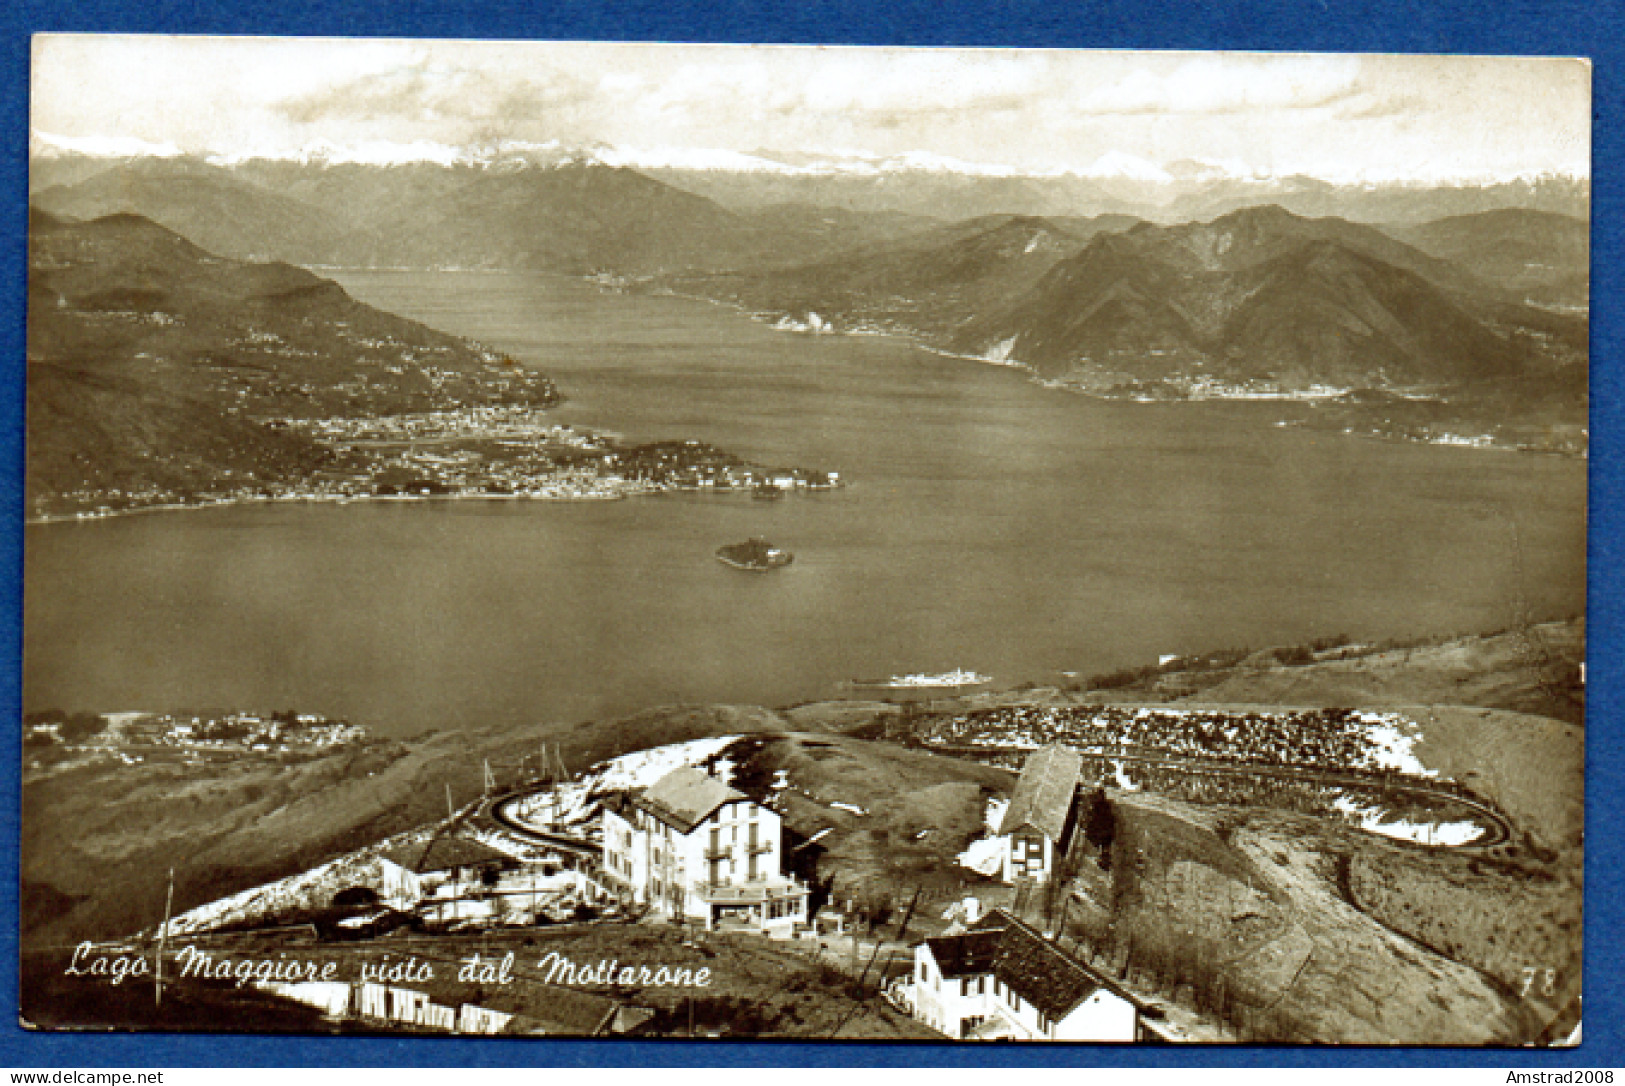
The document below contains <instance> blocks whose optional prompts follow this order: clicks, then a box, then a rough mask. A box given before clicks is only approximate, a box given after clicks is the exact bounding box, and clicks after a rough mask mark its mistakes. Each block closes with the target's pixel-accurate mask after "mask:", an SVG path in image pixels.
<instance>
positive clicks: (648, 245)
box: [33, 156, 933, 275]
mask: <svg viewBox="0 0 1625 1086" xmlns="http://www.w3.org/2000/svg"><path fill="white" fill-rule="evenodd" d="M33 172H34V174H35V176H36V178H37V181H36V184H35V186H34V195H33V200H34V203H35V204H36V205H37V206H38V207H40V208H41V209H42V210H45V211H47V212H50V213H52V214H54V215H57V216H59V217H66V218H74V219H94V218H99V217H102V216H106V215H110V214H115V213H128V214H136V215H141V216H143V217H145V218H149V219H151V220H153V221H154V222H157V223H159V224H160V225H163V226H166V227H168V228H169V229H171V230H174V231H175V232H177V233H179V234H182V235H183V236H185V237H188V238H190V239H192V240H193V241H195V242H197V243H198V244H199V245H201V246H202V247H203V248H205V249H207V250H209V251H210V252H213V253H217V254H219V255H222V256H226V257H231V258H235V259H244V260H265V259H275V260H285V261H289V262H291V263H299V264H320V265H349V266H358V267H436V268H439V267H456V268H503V269H511V270H525V271H543V272H550V273H558V274H567V275H585V274H592V273H597V272H605V273H611V274H619V275H629V274H649V273H654V272H670V271H679V270H684V269H690V268H719V267H734V266H746V265H750V266H755V265H759V264H776V263H789V262H795V261H800V260H805V259H807V258H808V257H809V256H810V255H817V254H823V253H829V252H834V251H836V250H839V249H843V248H846V247H848V246H851V245H856V244H861V243H867V242H872V241H873V240H875V239H877V238H883V237H891V236H896V235H899V234H903V233H906V232H908V231H910V230H913V229H917V228H920V227H923V226H927V225H930V224H931V222H932V221H933V220H931V219H929V218H926V217H923V216H919V215H914V214H908V213H902V212H892V211H885V210H880V211H863V212H858V211H852V210H848V209H842V208H838V207H837V208H825V207H818V206H815V205H810V204H807V203H804V202H801V203H798V202H793V201H792V202H786V203H782V204H766V205H762V206H753V207H751V208H749V209H746V210H744V211H738V212H736V211H734V210H730V209H726V208H723V207H721V206H719V205H718V204H716V203H715V202H713V201H712V200H709V199H707V198H705V197H703V196H697V195H694V194H693V193H690V192H688V191H685V190H684V189H681V188H676V187H673V186H671V185H668V184H664V183H663V182H661V181H659V180H656V179H655V178H652V177H650V176H648V175H646V174H643V173H640V172H638V171H635V170H630V169H624V168H619V167H614V166H608V165H605V164H602V163H599V162H596V161H592V160H591V159H582V160H574V159H569V158H565V159H563V160H561V161H557V162H545V163H536V162H504V163H496V164H489V165H471V164H455V165H445V166H443V165H439V164H437V163H428V162H414V163H404V164H398V165H363V164H358V163H327V162H324V161H320V160H316V161H309V162H302V161H280V160H265V159H250V160H248V161H245V162H238V163H234V164H230V165H220V164H214V163H209V162H205V161H202V160H199V159H195V158H188V157H176V158H137V159H127V160H117V161H113V162H110V163H109V162H98V161H97V160H89V159H84V158H80V157H73V156H69V157H65V158H64V157H57V158H37V159H36V160H35V162H34V167H33Z"/></svg>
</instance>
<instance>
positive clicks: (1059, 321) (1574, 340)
mask: <svg viewBox="0 0 1625 1086" xmlns="http://www.w3.org/2000/svg"><path fill="white" fill-rule="evenodd" d="M1531 215H1534V213H1516V214H1512V213H1509V214H1505V215H1501V214H1497V215H1491V216H1486V217H1483V219H1482V221H1480V222H1479V223H1478V229H1477V232H1476V234H1475V236H1476V237H1477V238H1478V244H1479V245H1480V247H1483V246H1487V245H1491V242H1489V241H1486V240H1485V239H1486V238H1488V237H1491V236H1492V235H1494V236H1499V235H1496V230H1497V229H1501V232H1502V234H1504V235H1505V236H1504V237H1503V238H1502V240H1501V241H1499V242H1495V243H1494V245H1497V246H1499V247H1500V248H1502V249H1506V250H1507V251H1509V252H1526V251H1527V246H1528V245H1531V244H1535V242H1532V241H1528V240H1527V239H1525V240H1523V241H1520V237H1522V233H1527V231H1522V226H1521V225H1520V224H1525V223H1526V220H1527V219H1528V217H1529V216H1531ZM1502 228H1504V229H1502ZM1452 231H1454V232H1452ZM1520 231H1522V233H1520ZM1460 232H1461V230H1460V228H1456V227H1452V228H1450V229H1446V227H1444V226H1441V227H1440V229H1439V235H1440V236H1446V235H1448V236H1456V235H1457V234H1459V233H1460ZM1436 248H1438V249H1439V251H1440V254H1442V255H1434V254H1431V253H1429V252H1425V251H1423V250H1422V249H1419V248H1415V247H1413V246H1411V245H1408V244H1406V243H1405V242H1403V241H1399V240H1396V238H1394V237H1392V236H1390V235H1389V234H1386V233H1384V232H1382V231H1380V230H1378V229H1376V228H1375V227H1371V226H1364V225H1361V224H1358V223H1352V222H1348V221H1346V220H1343V219H1335V218H1321V219H1307V218H1302V217H1300V216H1297V215H1294V214H1292V213H1291V212H1288V211H1286V210H1284V209H1282V208H1280V207H1275V206H1263V207H1253V208H1247V209H1245V210H1241V211H1236V212H1232V213H1230V214H1228V215H1225V216H1222V217H1220V218H1217V219H1214V220H1212V221H1211V222H1195V223H1184V224H1181V225H1178V226H1157V225H1154V224H1151V223H1146V222H1135V221H1133V220H1129V219H1125V218H1123V217H1120V216H1102V217H1100V218H1096V219H1065V218H1062V219H1052V218H1035V217H1023V216H1008V215H1002V216H993V217H989V218H982V219H973V220H969V221H966V222H960V223H953V224H948V225H944V226H940V227H936V228H933V229H927V230H922V231H918V232H916V233H913V234H909V235H906V236H903V237H900V238H892V239H888V240H885V241H881V242H878V243H874V244H870V245H866V246H861V247H858V248H856V249H853V250H851V251H849V252H847V253H843V254H842V255H841V256H840V257H839V258H836V259H825V260H815V261H811V262H807V263H805V264H803V265H802V266H800V267H789V268H778V269H770V270H767V271H760V270H758V271H755V272H750V273H745V272H740V273H735V274H710V275H694V276H678V277H670V278H667V279H665V280H662V281H661V282H662V283H663V284H664V285H666V286H668V287H670V288H671V289H675V290H677V291H679V292H684V293H694V294H700V295H703V296H706V297H710V298H714V299H718V300H723V301H727V302H730V303H733V304H737V305H739V306H742V307H743V308H745V309H747V310H750V311H752V312H754V313H756V314H757V315H759V316H761V317H763V318H765V319H768V320H773V321H776V322H777V323H778V324H779V326H780V327H783V328H786V329H793V330H801V331H817V332H865V331H877V330H878V331H886V332H892V333H897V334H902V335H908V336H912V337H914V338H917V339H919V340H920V341H922V342H923V343H925V344H927V345H930V346H933V347H936V348H939V349H942V350H945V351H947V352H949V353H953V354H959V355H964V356H966V357H971V358H979V359H985V360H988V361H994V362H1005V363H1013V364H1018V365H1022V366H1025V367H1026V368H1028V369H1029V370H1031V371H1032V372H1033V374H1034V375H1035V376H1036V377H1038V378H1039V379H1040V380H1043V381H1045V382H1048V383H1051V384H1054V385H1058V386H1062V387H1067V388H1072V389H1077V390H1080V391H1085V392H1089V393H1092V394H1095V395H1103V396H1112V397H1121V398H1133V399H1140V400H1166V399H1202V398H1210V397H1221V398H1222V397H1250V398H1256V397H1269V398H1278V399H1301V400H1305V401H1307V402H1312V403H1314V404H1315V405H1317V406H1316V409H1315V410H1313V411H1308V412H1305V411H1296V412H1288V413H1287V416H1286V418H1285V419H1283V424H1285V425H1302V426H1309V427H1312V428H1318V429H1327V430H1338V431H1344V432H1350V433H1370V434H1375V435H1378V436H1384V437H1397V438H1405V439H1413V440H1424V441H1456V442H1460V441H1473V442H1477V443H1482V444H1498V445H1504V446H1513V447H1520V448H1536V449H1543V450H1550V451H1561V452H1580V451H1583V450H1584V448H1585V445H1586V440H1585V438H1586V433H1585V425H1586V404H1587V365H1586V362H1587V352H1588V349H1589V342H1588V333H1587V325H1586V320H1585V317H1584V315H1583V314H1576V313H1569V312H1562V311H1558V310H1555V309H1551V308H1541V307H1536V306H1533V305H1530V304H1526V303H1525V301H1524V300H1523V297H1522V295H1521V294H1520V293H1519V291H1518V290H1517V289H1515V287H1516V284H1515V283H1514V282H1512V281H1509V280H1508V279H1507V278H1506V277H1505V276H1500V277H1499V278H1498V277H1497V273H1496V271H1495V269H1494V268H1493V267H1492V268H1490V269H1489V270H1488V271H1487V272H1486V277H1481V276H1480V275H1479V274H1478V270H1479V265H1478V264H1477V263H1476V262H1474V261H1472V260H1471V259H1470V258H1469V257H1470V254H1467V253H1465V251H1464V250H1463V249H1462V248H1461V247H1460V246H1458V247H1457V248H1455V249H1452V248H1451V247H1449V246H1446V245H1443V244H1442V243H1440V244H1438V245H1437V246H1436ZM1558 251H1559V252H1560V253H1561V252H1562V251H1563V250H1562V247H1561V246H1558ZM1553 259H1554V260H1556V259H1558V257H1554V258H1553Z"/></svg>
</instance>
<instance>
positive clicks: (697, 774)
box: [603, 766, 807, 933]
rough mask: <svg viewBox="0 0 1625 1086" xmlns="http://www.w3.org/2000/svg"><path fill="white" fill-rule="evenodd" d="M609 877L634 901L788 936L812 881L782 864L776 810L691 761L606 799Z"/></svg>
mask: <svg viewBox="0 0 1625 1086" xmlns="http://www.w3.org/2000/svg"><path fill="white" fill-rule="evenodd" d="M603 828H604V874H605V876H606V878H607V879H608V880H609V881H610V882H612V883H614V884H616V885H618V886H619V887H620V888H621V889H622V890H623V891H624V892H626V893H627V894H628V895H629V896H630V897H631V898H632V900H633V901H634V902H636V903H637V904H640V905H647V906H649V907H650V908H652V909H654V910H656V911H658V912H662V913H665V914H667V915H668V916H674V917H681V918H684V919H688V920H693V921H696V922H698V923H701V924H704V925H705V927H706V928H707V929H714V928H718V927H725V928H726V927H745V928H753V929H756V930H759V931H767V932H775V933H788V932H789V931H790V930H791V929H793V928H794V927H795V926H797V925H804V924H806V923H807V887H805V886H804V885H802V884H801V883H799V882H797V881H796V880H795V879H794V878H792V877H789V876H787V875H785V874H784V873H783V871H782V867H781V865H782V862H783V844H782V840H783V832H782V826H781V824H780V821H779V816H778V813H777V812H775V811H772V810H770V809H768V808H766V807H763V806H762V805H761V804H758V803H755V802H752V801H751V800H750V799H749V798H748V797H746V796H745V795H744V794H743V793H741V792H738V791H735V790H734V789H733V788H731V787H729V786H728V785H727V784H726V783H724V782H723V781H721V780H719V779H717V778H716V777H712V776H708V775H707V774H706V773H704V772H702V771H701V770H698V769H694V768H691V767H688V766H684V767H682V768H679V769H674V770H672V771H671V772H670V773H668V774H666V775H665V776H664V777H662V778H660V780H658V781H656V782H655V783H654V784H653V785H652V786H650V787H649V788H647V789H644V790H643V791H641V792H633V793H623V794H622V795H621V796H618V797H615V798H612V799H611V800H610V801H608V802H606V803H605V804H604V814H603Z"/></svg>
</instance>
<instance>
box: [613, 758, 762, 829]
mask: <svg viewBox="0 0 1625 1086" xmlns="http://www.w3.org/2000/svg"><path fill="white" fill-rule="evenodd" d="M746 798H748V797H746V795H745V794H744V793H743V792H738V791H735V790H734V789H733V788H731V787H729V786H728V785H727V784H725V783H723V782H722V781H720V780H718V779H717V778H716V777H712V776H709V775H707V774H705V773H702V772H700V771H699V770H698V769H695V768H693V767H692V766H682V767H680V768H678V769H674V770H672V771H671V772H670V773H667V774H666V775H665V776H664V777H661V778H660V779H659V780H658V781H656V782H655V783H654V784H652V785H650V786H649V787H648V788H646V789H644V790H643V791H642V792H640V793H638V794H637V795H636V796H634V797H633V798H632V802H633V803H634V804H636V805H637V806H638V807H639V808H641V809H643V810H644V811H647V812H648V813H649V814H650V815H652V816H653V817H655V818H657V819H659V820H660V821H662V822H664V823H665V824H666V825H668V826H670V827H671V828H672V829H674V830H676V831H677V832H678V833H683V834H689V833H693V832H694V829H695V827H696V826H698V825H699V824H700V823H701V822H704V821H705V820H706V819H707V818H709V817H710V816H711V815H712V814H713V813H714V812H715V811H716V809H717V808H718V807H721V806H723V805H724V804H727V803H738V802H740V801H742V800H745V799H746Z"/></svg>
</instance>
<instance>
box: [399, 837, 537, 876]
mask: <svg viewBox="0 0 1625 1086" xmlns="http://www.w3.org/2000/svg"><path fill="white" fill-rule="evenodd" d="M380 855H381V856H382V857H383V858H384V859H386V860H390V861H392V862H394V863H396V864H399V865H400V866H401V867H404V868H406V869H407V870H408V871H415V872H416V873H418V874H419V875H422V874H424V873H425V872H429V871H449V870H451V869H452V868H454V867H476V866H478V865H480V864H487V863H498V862H501V861H503V860H511V859H513V857H512V856H510V855H508V854H507V853H506V852H503V851H502V850H501V849H495V848H492V847H491V846H490V845H488V844H486V843H485V842H483V841H475V840H473V839H471V838H468V837H436V838H435V839H434V840H433V841H430V842H429V844H428V846H427V847H425V846H424V845H423V843H422V842H420V841H414V842H410V843H408V844H404V845H396V846H395V847H394V848H391V849H387V850H385V851H384V852H383V853H381V854H380Z"/></svg>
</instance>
